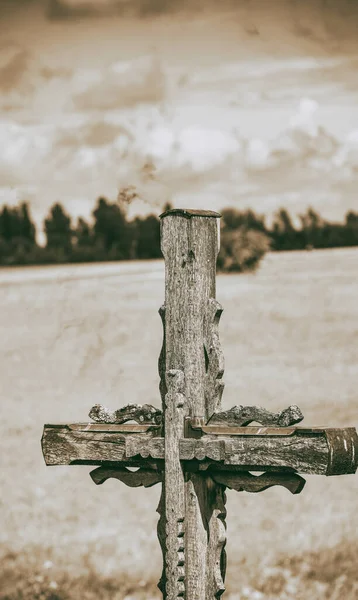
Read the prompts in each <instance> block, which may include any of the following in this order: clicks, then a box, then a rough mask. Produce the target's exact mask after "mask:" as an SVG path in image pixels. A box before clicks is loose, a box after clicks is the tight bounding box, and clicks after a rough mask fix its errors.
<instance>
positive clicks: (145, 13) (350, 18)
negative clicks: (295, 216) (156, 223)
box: [0, 0, 358, 223]
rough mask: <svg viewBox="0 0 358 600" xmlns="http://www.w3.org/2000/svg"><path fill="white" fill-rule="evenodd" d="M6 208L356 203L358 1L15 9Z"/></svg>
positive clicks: (4, 135)
mask: <svg viewBox="0 0 358 600" xmlns="http://www.w3.org/2000/svg"><path fill="white" fill-rule="evenodd" d="M0 11H1V12H0V90H1V101H0V110H1V121H0V140H1V145H0V152H1V161H0V202H1V201H3V202H7V203H8V202H11V201H13V202H17V201H22V200H27V201H30V202H31V206H32V210H33V214H34V217H35V219H36V220H37V222H38V223H40V221H41V218H43V216H44V215H45V213H46V212H47V210H48V208H49V206H50V205H51V203H53V202H55V201H61V202H62V203H63V204H64V205H65V206H66V207H67V208H68V209H69V210H70V212H71V214H72V215H74V216H79V215H81V216H83V217H87V216H89V214H90V212H91V210H92V208H93V204H94V202H95V200H96V198H97V197H98V196H99V195H104V196H107V197H109V198H112V199H114V198H115V197H116V196H117V193H118V189H119V188H121V187H123V186H127V185H136V186H137V188H138V191H139V196H140V199H141V202H140V201H139V200H138V201H137V202H136V204H135V205H133V207H132V212H133V213H137V212H145V211H148V209H149V208H150V207H154V208H160V207H161V206H163V204H164V203H165V202H167V201H171V202H172V203H173V204H174V205H178V206H195V207H207V206H210V207H212V208H217V209H218V208H222V207H223V206H227V205H233V206H236V207H238V208H244V207H248V206H250V207H251V208H254V209H258V210H259V211H261V212H262V211H263V212H266V213H269V214H271V213H272V212H273V211H275V210H276V209H277V208H279V207H281V206H285V207H287V208H289V209H291V211H293V212H294V213H295V212H297V211H299V210H301V209H302V208H305V207H307V206H308V205H312V206H313V207H314V208H315V209H319V211H320V212H321V213H322V215H323V216H324V217H331V218H341V217H342V216H343V214H344V212H345V211H346V210H347V209H352V208H353V207H354V206H356V194H355V189H356V178H357V166H358V108H357V106H358V103H357V94H358V75H357V56H356V52H357V31H358V6H357V3H356V2H355V1H352V0H300V1H296V0H279V1H277V0H271V1H270V2H267V1H264V0H261V1H260V0H222V1H221V2H220V3H217V2H214V1H211V0H190V1H189V0H131V1H128V0H48V1H44V0H43V1H41V0H1V2H0Z"/></svg>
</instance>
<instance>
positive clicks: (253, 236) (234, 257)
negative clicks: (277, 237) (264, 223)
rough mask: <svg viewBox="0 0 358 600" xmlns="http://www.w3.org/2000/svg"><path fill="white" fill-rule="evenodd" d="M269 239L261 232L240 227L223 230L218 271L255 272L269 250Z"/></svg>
mask: <svg viewBox="0 0 358 600" xmlns="http://www.w3.org/2000/svg"><path fill="white" fill-rule="evenodd" d="M270 243H271V242H270V238H269V237H268V236H267V235H266V234H265V233H262V232H261V231H258V230H255V229H247V228H246V227H240V228H239V229H229V230H227V229H225V228H224V229H223V231H222V234H221V247H220V252H219V256H218V262H217V266H218V269H219V271H227V272H236V273H244V272H246V271H255V270H256V269H257V267H258V266H259V264H260V261H261V259H262V258H263V257H264V255H265V254H266V252H268V250H269V249H270Z"/></svg>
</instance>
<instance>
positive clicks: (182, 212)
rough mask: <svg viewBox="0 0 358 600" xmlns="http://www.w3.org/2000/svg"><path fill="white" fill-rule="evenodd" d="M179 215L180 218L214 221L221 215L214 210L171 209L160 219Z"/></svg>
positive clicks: (160, 216)
mask: <svg viewBox="0 0 358 600" xmlns="http://www.w3.org/2000/svg"><path fill="white" fill-rule="evenodd" d="M172 215H178V216H179V217H185V218H186V219H191V218H192V217H213V218H214V219H220V218H221V215H220V214H219V213H217V212H214V211H213V210H195V209H193V208H171V209H170V210H167V211H166V212H163V213H162V214H161V215H159V218H160V219H163V218H164V217H168V216H172Z"/></svg>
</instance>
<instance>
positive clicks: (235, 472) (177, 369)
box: [42, 209, 358, 600]
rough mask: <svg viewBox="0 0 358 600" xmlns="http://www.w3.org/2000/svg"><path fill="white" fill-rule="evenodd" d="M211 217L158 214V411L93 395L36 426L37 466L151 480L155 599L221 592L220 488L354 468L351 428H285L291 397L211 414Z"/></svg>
mask: <svg viewBox="0 0 358 600" xmlns="http://www.w3.org/2000/svg"><path fill="white" fill-rule="evenodd" d="M218 216H219V215H217V214H216V213H213V212H210V211H193V210H184V209H183V210H171V211H168V212H167V213H164V214H163V215H162V216H161V218H162V222H161V228H162V231H161V234H162V250H163V254H164V258H165V270H166V283H165V304H164V306H163V307H162V308H161V309H160V314H161V317H162V321H163V326H164V336H163V347H162V351H161V354H160V358H159V373H160V392H161V397H162V405H163V406H162V410H160V409H158V408H155V407H154V406H151V405H148V404H146V403H145V400H146V399H145V398H144V399H143V400H144V403H143V405H133V404H129V405H127V406H124V407H123V408H119V409H117V410H114V411H112V410H109V409H107V408H105V407H103V406H102V405H100V404H96V405H95V406H94V407H93V408H92V409H91V410H90V413H89V416H90V418H91V419H92V422H90V423H88V422H86V423H74V424H64V425H59V424H55V425H45V427H44V433H43V437H42V449H43V454H44V457H45V461H46V464H47V465H71V464H86V465H88V464H92V465H98V466H99V468H97V469H95V470H94V471H92V472H91V477H92V479H93V481H94V482H95V483H96V484H102V483H103V482H104V481H106V480H107V479H109V478H111V477H114V478H116V479H118V480H119V481H121V482H123V483H125V484H126V485H129V486H131V487H138V486H145V487H149V486H152V485H155V484H157V483H162V494H161V500H160V503H159V507H158V512H159V514H160V518H159V521H158V538H159V541H160V544H161V547H162V551H163V563H164V566H163V573H162V577H161V580H160V583H159V587H160V589H161V590H162V592H163V597H164V599H165V600H178V599H180V598H183V599H184V598H185V600H216V599H217V598H219V597H220V596H221V594H222V593H223V591H224V589H225V588H224V577H225V548H224V547H225V541H226V531H225V516H226V512H225V490H226V489H233V490H236V491H238V492H242V491H246V492H262V491H264V490H266V489H267V488H269V487H271V486H274V485H280V486H283V487H285V488H287V489H288V490H289V491H290V492H291V493H293V494H298V493H300V492H301V491H302V489H303V487H304V484H305V480H304V479H303V478H302V477H301V476H300V475H299V473H310V474H316V475H329V476H331V475H341V474H348V473H355V472H356V469H357V465H358V436H357V432H356V430H355V429H354V428H353V427H347V428H340V429H333V428H321V427H315V428H312V427H311V428H305V427H295V426H294V425H295V424H296V423H299V422H300V421H302V419H303V415H302V413H301V411H300V409H299V408H298V407H297V406H295V405H293V406H289V407H288V408H286V409H284V410H281V411H280V412H276V413H272V412H269V411H268V410H266V409H265V408H261V407H260V406H241V405H239V406H234V407H233V408H231V409H230V410H228V411H225V412H222V411H221V406H220V403H221V396H222V392H223V387H224V384H223V381H222V376H223V372H224V363H223V355H222V352H221V348H220V341H219V334H218V324H219V319H220V315H221V312H222V309H221V306H220V304H219V303H218V302H217V301H216V299H215V264H216V256H217V252H218V220H217V217H218ZM133 420H134V421H136V423H135V424H130V423H128V421H133ZM252 422H256V423H258V424H259V425H258V426H257V425H255V426H250V423H252ZM128 467H138V470H136V471H135V472H133V471H131V470H130V469H128ZM255 471H262V472H263V473H262V474H260V475H255V474H254V473H253V472H255Z"/></svg>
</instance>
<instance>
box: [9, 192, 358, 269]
mask: <svg viewBox="0 0 358 600" xmlns="http://www.w3.org/2000/svg"><path fill="white" fill-rule="evenodd" d="M169 208H170V205H169V204H167V205H166V206H165V207H163V210H167V209H169ZM159 223H160V222H159V218H158V216H156V215H154V214H150V215H148V216H146V217H136V218H135V219H133V220H129V219H128V217H127V210H126V206H125V203H124V202H121V201H118V202H110V201H109V200H107V199H106V198H103V197H102V198H99V199H98V200H97V203H96V206H95V208H94V210H93V212H92V219H91V220H90V221H87V220H85V219H83V218H79V219H78V220H77V222H76V223H75V224H73V222H72V219H71V217H70V215H69V214H68V213H67V212H66V210H65V208H64V207H63V206H62V205H61V204H60V203H56V204H54V205H53V206H52V207H51V209H50V211H49V214H48V215H47V217H46V218H45V220H44V223H43V231H44V234H45V238H46V242H45V245H44V246H40V245H39V244H38V242H37V232H36V226H35V223H34V221H33V219H32V217H31V213H30V209H29V206H28V204H27V203H23V204H20V205H19V206H7V205H4V206H3V207H2V209H0V264H1V265H27V264H51V263H67V262H94V261H112V260H134V259H150V258H151V259H154V258H160V257H161V251H160V224H159ZM221 228H222V241H221V246H222V252H221V256H220V257H219V266H220V265H221V267H222V268H223V270H246V269H252V268H255V266H256V264H257V263H258V261H259V259H260V258H261V257H262V255H263V254H264V253H265V252H266V251H267V250H268V249H272V250H275V251H280V250H302V249H312V248H335V247H344V246H358V213H355V212H353V211H350V212H348V213H347V214H346V216H345V219H344V221H343V222H330V221H327V220H325V219H323V218H322V217H321V216H320V215H319V214H318V213H317V212H316V211H314V210H313V209H312V208H309V209H308V210H307V211H306V212H305V213H304V214H302V215H300V216H299V224H296V225H295V223H294V220H293V219H292V217H291V216H290V214H289V212H288V211H287V210H286V209H283V208H282V209H280V210H279V211H278V212H277V213H276V214H275V215H274V216H273V219H272V222H271V224H270V225H268V224H267V221H266V218H265V217H264V216H263V215H259V214H257V213H255V212H254V211H253V210H250V209H249V210H244V211H239V210H237V209H235V208H225V209H224V210H223V211H222V219H221ZM243 257H246V258H243ZM245 261H246V262H245ZM240 265H241V266H240ZM245 265H246V266H245Z"/></svg>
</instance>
